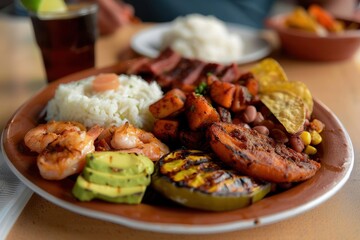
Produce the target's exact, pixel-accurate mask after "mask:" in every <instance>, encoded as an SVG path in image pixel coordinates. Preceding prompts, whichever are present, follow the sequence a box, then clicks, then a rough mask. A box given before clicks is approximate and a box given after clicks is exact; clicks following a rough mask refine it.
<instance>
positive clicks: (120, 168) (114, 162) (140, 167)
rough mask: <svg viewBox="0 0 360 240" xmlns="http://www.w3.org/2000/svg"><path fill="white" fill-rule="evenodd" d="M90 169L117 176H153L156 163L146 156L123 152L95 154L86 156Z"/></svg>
mask: <svg viewBox="0 0 360 240" xmlns="http://www.w3.org/2000/svg"><path fill="white" fill-rule="evenodd" d="M86 164H87V166H88V167H90V168H92V169H94V170H98V171H101V172H107V173H111V174H116V175H133V174H141V173H145V174H149V175H150V174H152V173H153V171H154V163H153V162H152V161H151V160H150V159H149V158H148V157H146V156H143V155H138V154H136V153H123V152H94V153H90V154H88V155H86Z"/></svg>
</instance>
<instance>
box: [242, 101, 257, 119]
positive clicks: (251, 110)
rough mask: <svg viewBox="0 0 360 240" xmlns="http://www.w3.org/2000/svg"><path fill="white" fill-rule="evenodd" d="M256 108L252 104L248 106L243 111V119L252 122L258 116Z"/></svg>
mask: <svg viewBox="0 0 360 240" xmlns="http://www.w3.org/2000/svg"><path fill="white" fill-rule="evenodd" d="M256 113H257V111H256V108H255V107H254V106H252V105H249V106H247V107H246V109H245V110H244V112H243V116H242V117H243V120H244V122H246V123H251V122H253V121H254V120H255V118H256Z"/></svg>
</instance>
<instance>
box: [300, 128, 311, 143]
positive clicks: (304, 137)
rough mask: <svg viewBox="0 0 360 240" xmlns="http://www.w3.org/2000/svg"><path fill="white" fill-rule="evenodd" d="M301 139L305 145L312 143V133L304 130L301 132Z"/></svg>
mask: <svg viewBox="0 0 360 240" xmlns="http://www.w3.org/2000/svg"><path fill="white" fill-rule="evenodd" d="M300 139H301V141H302V142H303V143H304V145H305V146H307V145H309V144H310V143H311V134H310V133H309V132H308V131H303V132H302V133H301V134H300Z"/></svg>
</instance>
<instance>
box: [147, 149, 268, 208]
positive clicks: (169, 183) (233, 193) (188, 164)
mask: <svg viewBox="0 0 360 240" xmlns="http://www.w3.org/2000/svg"><path fill="white" fill-rule="evenodd" d="M151 184H152V187H153V188H154V189H155V190H157V191H158V192H160V193H161V194H163V195H164V196H165V197H167V198H169V199H171V200H173V201H175V202H177V203H179V204H182V205H184V206H187V207H192V208H196V209H202V210H209V211H228V210H234V209H238V208H242V207H246V206H248V205H250V204H252V203H254V202H256V201H259V200H261V199H262V198H264V197H265V196H266V194H268V193H269V192H270V188H271V185H270V183H265V182H260V181H255V180H254V179H252V178H250V177H247V176H243V175H240V174H238V173H236V172H234V171H233V170H229V169H226V167H225V166H224V165H223V164H222V163H221V162H220V161H216V159H215V158H213V157H212V155H210V154H207V153H204V152H202V151H198V150H177V151H173V152H170V153H169V154H167V155H166V156H164V157H163V158H161V159H160V160H159V161H158V162H157V163H156V165H155V171H154V174H153V175H152V183H151Z"/></svg>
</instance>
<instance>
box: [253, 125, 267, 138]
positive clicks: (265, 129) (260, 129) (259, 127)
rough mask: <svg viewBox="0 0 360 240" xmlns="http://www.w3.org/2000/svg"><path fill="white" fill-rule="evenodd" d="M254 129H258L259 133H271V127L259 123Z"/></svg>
mask: <svg viewBox="0 0 360 240" xmlns="http://www.w3.org/2000/svg"><path fill="white" fill-rule="evenodd" d="M253 129H254V130H256V131H257V132H258V133H261V134H264V135H266V136H267V135H269V129H268V128H267V127H265V126H261V125H258V126H255V127H253Z"/></svg>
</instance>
